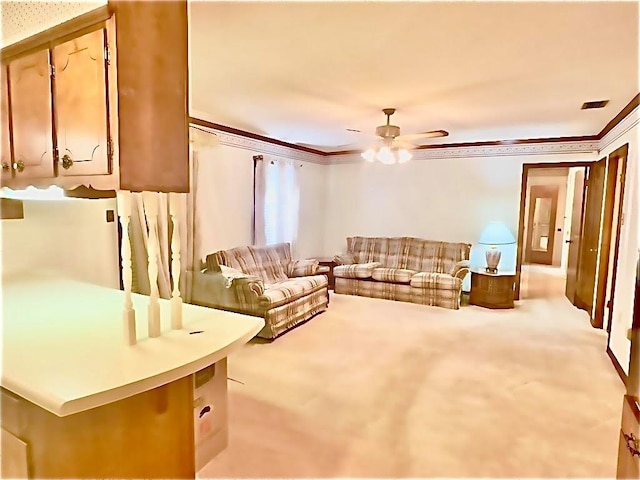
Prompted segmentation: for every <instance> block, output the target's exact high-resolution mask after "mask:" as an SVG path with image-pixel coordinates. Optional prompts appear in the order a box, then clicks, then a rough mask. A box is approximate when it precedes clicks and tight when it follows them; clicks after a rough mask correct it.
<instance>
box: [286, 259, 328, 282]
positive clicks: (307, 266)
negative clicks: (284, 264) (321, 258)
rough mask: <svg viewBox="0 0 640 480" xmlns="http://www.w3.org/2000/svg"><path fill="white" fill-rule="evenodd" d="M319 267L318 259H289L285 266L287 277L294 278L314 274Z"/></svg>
mask: <svg viewBox="0 0 640 480" xmlns="http://www.w3.org/2000/svg"><path fill="white" fill-rule="evenodd" d="M319 267H320V264H319V262H318V260H314V259H307V260H291V262H289V266H288V268H287V277H289V278H295V277H307V276H309V275H315V274H316V273H318V268H319Z"/></svg>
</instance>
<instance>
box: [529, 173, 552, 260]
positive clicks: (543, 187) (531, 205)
mask: <svg viewBox="0 0 640 480" xmlns="http://www.w3.org/2000/svg"><path fill="white" fill-rule="evenodd" d="M558 190H559V188H558V186H557V185H531V190H530V192H531V194H530V197H531V198H540V197H541V195H540V194H538V195H536V194H535V193H534V191H535V192H536V193H538V192H541V191H546V192H549V196H548V197H544V198H551V211H550V212H549V234H548V235H547V240H548V242H547V251H546V252H544V253H545V254H546V255H547V256H550V257H551V259H550V261H549V263H546V265H552V264H553V254H554V252H555V246H556V244H555V240H556V221H557V213H558ZM531 198H529V215H528V216H529V218H528V219H527V238H526V244H525V245H526V246H527V248H525V249H524V254H525V255H524V257H525V258H524V260H525V262H529V263H542V262H532V260H531V258H532V256H533V252H532V251H531V250H532V249H531V240H532V239H533V220H534V215H535V209H536V206H535V203H533V202H532V201H531ZM549 247H551V251H550V252H549ZM527 253H528V254H529V255H527ZM549 254H550V255H549ZM540 255H542V254H540ZM542 264H543V265H544V263H542Z"/></svg>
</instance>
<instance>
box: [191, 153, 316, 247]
mask: <svg viewBox="0 0 640 480" xmlns="http://www.w3.org/2000/svg"><path fill="white" fill-rule="evenodd" d="M261 154H262V153H260V152H257V151H251V150H247V149H244V148H238V147H233V146H229V145H220V146H218V147H216V148H213V149H210V150H204V151H200V152H197V153H196V155H197V158H198V160H197V162H198V183H197V198H196V200H195V201H196V215H197V222H198V223H197V225H198V228H197V229H196V236H197V237H196V239H195V256H196V258H200V259H202V260H204V258H205V257H206V256H207V255H208V254H209V253H213V252H215V251H217V250H221V249H228V248H233V247H238V246H242V245H250V244H251V224H252V213H253V156H254V155H261ZM296 163H297V165H301V167H299V169H298V172H299V187H300V212H299V219H298V239H297V243H296V245H295V251H294V255H295V256H296V257H297V258H306V257H312V256H318V255H321V254H322V251H323V246H322V243H323V237H322V232H323V230H324V224H323V220H324V216H323V207H324V203H325V195H326V189H325V183H326V168H327V167H326V166H324V165H318V164H314V163H310V162H303V161H296Z"/></svg>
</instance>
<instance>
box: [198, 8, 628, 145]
mask: <svg viewBox="0 0 640 480" xmlns="http://www.w3.org/2000/svg"><path fill="white" fill-rule="evenodd" d="M190 34H191V68H190V78H191V106H192V112H193V113H194V114H196V115H200V116H202V117H205V118H206V119H208V120H211V121H213V122H216V123H220V124H223V125H228V126H231V127H235V128H240V129H243V130H247V131H250V132H253V133H258V134H262V135H267V136H270V137H273V138H277V139H280V140H284V141H289V142H300V143H306V144H311V145H316V146H319V147H321V148H323V149H327V150H331V149H334V148H337V147H338V146H339V145H342V144H347V143H350V142H352V141H353V140H354V138H357V137H356V136H354V134H350V133H349V132H347V131H346V129H347V128H355V129H360V130H363V131H366V132H371V133H373V131H374V129H375V127H376V126H377V125H380V124H382V123H383V121H384V116H383V114H382V113H381V112H380V110H381V109H382V108H384V107H396V108H397V109H398V111H397V113H396V114H395V115H394V117H393V120H394V122H393V123H395V124H396V125H399V126H400V127H401V129H402V133H403V134H407V133H416V132H421V131H425V130H435V129H444V130H448V131H449V132H450V136H449V137H446V138H444V139H437V140H436V139H434V140H430V143H449V142H467V141H486V140H503V139H516V138H541V137H558V136H574V135H592V134H596V133H598V132H599V131H600V130H601V129H602V128H603V127H604V126H605V125H606V123H607V122H608V121H609V120H610V119H611V118H613V117H614V116H615V115H616V114H617V113H618V112H619V111H620V110H621V109H622V108H623V107H624V106H625V105H626V104H627V103H628V102H629V101H630V100H631V99H632V98H633V97H634V96H635V95H636V93H638V91H639V90H640V89H639V86H638V40H639V39H638V3H637V2H537V3H525V2H499V3H489V2H358V3H356V2H324V3H315V2H300V3H291V2H266V3H263V2H259V3H247V2H193V3H191V5H190ZM600 99H608V100H610V102H609V104H608V105H607V106H606V107H605V108H604V109H601V110H587V111H582V110H580V106H581V105H582V103H583V102H585V101H592V100H600Z"/></svg>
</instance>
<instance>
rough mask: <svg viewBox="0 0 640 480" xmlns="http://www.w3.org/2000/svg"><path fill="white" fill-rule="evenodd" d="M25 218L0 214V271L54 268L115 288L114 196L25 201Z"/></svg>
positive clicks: (116, 275)
mask: <svg viewBox="0 0 640 480" xmlns="http://www.w3.org/2000/svg"><path fill="white" fill-rule="evenodd" d="M23 205H24V219H22V220H1V221H0V222H1V225H2V247H1V248H2V271H3V274H11V273H15V272H19V271H29V272H37V271H43V270H47V271H54V272H59V273H60V274H61V275H65V276H67V277H71V278H74V279H77V280H81V281H85V282H90V283H95V284H97V285H103V286H105V287H112V288H119V285H120V282H119V267H120V265H119V260H118V227H117V223H116V222H117V215H116V217H115V220H116V221H114V222H112V223H107V221H106V211H107V210H114V212H115V210H116V200H115V198H113V199H100V200H82V199H66V200H60V201H41V200H25V201H24V204H23Z"/></svg>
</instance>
